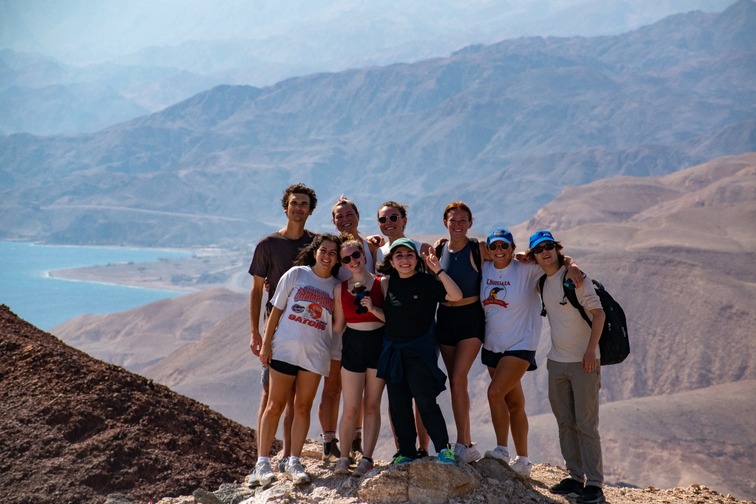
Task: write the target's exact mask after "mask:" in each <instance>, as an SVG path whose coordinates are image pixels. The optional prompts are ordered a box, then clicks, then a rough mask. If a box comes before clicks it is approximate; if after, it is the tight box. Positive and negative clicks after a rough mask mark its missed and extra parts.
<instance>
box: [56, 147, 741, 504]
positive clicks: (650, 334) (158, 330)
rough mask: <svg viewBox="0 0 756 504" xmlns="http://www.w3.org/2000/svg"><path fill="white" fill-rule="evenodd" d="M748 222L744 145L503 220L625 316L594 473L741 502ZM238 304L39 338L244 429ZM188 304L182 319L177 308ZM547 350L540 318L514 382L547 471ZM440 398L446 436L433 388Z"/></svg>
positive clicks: (252, 369) (146, 312)
mask: <svg viewBox="0 0 756 504" xmlns="http://www.w3.org/2000/svg"><path fill="white" fill-rule="evenodd" d="M754 222H756V153H750V154H745V155H741V156H736V157H725V158H720V159H716V160H713V161H711V162H709V163H705V164H703V165H700V166H695V167H691V168H688V169H685V170H681V171H678V172H675V173H672V174H668V175H663V176H655V177H633V176H618V177H612V178H609V179H605V180H600V181H597V182H593V183H590V184H587V185H581V186H576V187H571V188H568V189H565V190H564V191H563V192H562V193H561V194H560V195H559V196H558V197H557V198H555V199H554V200H553V201H552V202H551V203H549V204H547V205H545V206H544V207H543V208H541V209H540V210H539V211H538V212H537V213H536V215H535V216H534V217H533V218H531V219H530V220H528V221H526V222H523V223H522V224H520V225H518V226H515V227H513V228H512V231H513V233H514V237H515V241H516V243H520V244H522V243H524V242H525V241H526V239H527V237H528V236H529V234H530V233H532V232H533V231H534V230H536V229H542V228H548V229H551V230H552V231H553V232H554V234H555V236H556V238H557V239H558V240H560V241H561V242H562V243H563V245H564V246H565V252H566V253H568V254H569V255H571V256H572V257H574V258H575V259H576V260H577V261H578V264H579V265H580V266H581V268H582V269H583V270H584V271H586V272H587V273H588V275H589V276H591V277H592V278H596V279H599V280H601V281H602V282H603V283H604V285H605V286H606V288H607V289H608V290H609V292H610V293H612V294H613V295H614V296H615V298H616V299H617V300H618V301H619V302H620V303H621V304H622V306H623V307H624V309H625V311H626V313H627V315H628V326H629V333H630V342H631V355H630V357H629V358H628V360H626V361H625V362H623V363H622V364H619V365H614V366H607V367H605V368H603V369H602V391H601V401H602V404H603V406H602V410H603V411H604V413H603V414H602V424H601V433H602V438H603V439H604V457H605V467H606V472H607V481H609V482H612V483H623V484H631V485H636V486H648V485H653V486H657V487H660V486H661V487H663V486H670V485H686V484H690V483H691V482H701V483H704V484H708V485H715V486H716V487H717V488H720V489H727V491H729V492H732V493H735V494H737V495H740V496H745V497H746V498H754V496H756V486H754V481H753V478H752V476H751V473H752V468H753V467H754V463H756V460H755V459H754V456H753V453H754V451H755V450H756V437H754V435H753V433H754V430H753V427H754V423H753V410H754V407H756V403H754V400H753V397H754V396H753V387H754V380H756V368H755V367H754V366H755V365H756V359H754V352H755V351H756V340H754V338H753V337H752V330H751V328H752V327H753V326H754V324H756V310H754V306H753V303H752V302H751V300H753V299H754V298H756V276H754V275H755V273H756V270H754V268H753V266H752V265H753V261H754V259H756V233H754V231H755V230H756V229H755V228H754ZM247 299H248V296H247V295H246V294H244V293H232V292H230V291H228V290H225V289H212V290H207V291H205V292H199V293H193V294H189V295H186V296H183V297H179V298H175V299H171V300H165V301H160V302H158V303H155V304H152V305H148V306H145V307H142V308H138V309H135V310H131V311H129V312H124V313H119V314H112V315H106V316H97V317H85V318H80V319H74V320H72V321H69V322H67V323H65V324H62V325H60V326H57V327H55V328H53V330H52V332H53V333H55V334H57V335H58V336H59V337H61V338H62V339H63V340H65V341H68V342H71V343H72V344H75V345H76V346H77V347H78V348H81V349H83V350H85V351H87V352H89V353H91V354H92V355H94V356H96V357H102V358H106V359H108V360H111V361H114V362H116V363H123V364H124V365H126V366H127V367H129V368H132V369H139V372H140V373H141V374H143V375H145V376H148V377H150V378H152V379H154V380H156V381H158V382H160V383H162V384H165V385H167V386H169V387H170V388H172V389H173V390H177V391H179V392H181V393H183V394H186V395H188V396H190V397H193V398H195V399H197V400H199V401H201V402H204V403H206V404H208V405H210V406H211V407H212V408H214V409H216V410H217V411H220V412H222V413H223V414H224V415H226V416H228V417H230V418H233V419H235V420H237V421H239V422H241V423H244V424H247V425H254V419H255V414H256V407H257V401H258V399H257V398H258V394H259V387H260V386H259V380H258V376H259V375H258V373H259V371H258V370H259V362H258V361H257V359H255V358H254V357H253V356H252V355H251V353H250V352H249V349H248V346H247V345H248V341H249V336H248V335H249V319H248V317H249V315H248V310H247V305H246V303H247ZM221 302H222V303H221ZM226 302H227V304H226ZM237 303H238V304H237ZM235 305H236V308H234V306H235ZM189 307H194V310H193V312H192V316H191V317H188V316H182V315H181V314H182V313H188V311H187V310H188V309H189ZM161 314H164V315H165V316H161ZM197 320H203V321H204V324H203V326H202V328H201V329H200V328H197V329H199V330H195V329H192V328H193V327H195V326H196V322H195V321H197ZM184 334H186V335H187V336H186V337H183V335H184ZM549 346H550V343H549V332H548V324H547V323H546V324H545V328H544V333H543V335H542V338H541V344H540V347H539V351H538V354H537V355H538V364H539V369H538V370H537V371H535V372H533V373H527V374H526V376H525V378H524V379H523V388H524V390H525V395H526V398H527V409H528V413H529V415H531V433H530V449H531V458H533V459H534V460H536V461H548V462H551V463H553V464H560V463H561V460H560V457H559V452H558V446H557V445H556V426H555V423H554V420H553V417H552V415H551V414H550V413H549V411H550V409H549V405H548V400H547V397H546V393H545V391H546V389H547V383H546V378H547V377H546V373H545V371H544V369H545V355H546V354H547V352H548V349H549ZM135 349H136V350H135ZM150 350H152V351H150ZM489 381H490V379H489V378H488V374H487V372H486V370H485V369H484V368H483V366H482V364H480V363H479V362H476V363H475V364H474V366H473V369H472V370H471V373H470V394H471V421H472V432H473V437H474V440H475V441H477V442H478V443H479V446H480V447H481V448H483V449H488V448H489V447H490V446H492V445H493V444H494V441H495V440H494V438H493V430H492V428H491V426H490V413H489V409H488V404H487V399H486V387H487V386H488V383H489ZM441 398H442V408H443V409H444V412H445V416H446V418H447V421H448V423H449V424H450V426H449V428H450V432H452V433H453V432H454V426H453V422H452V421H451V419H452V415H451V410H450V406H449V399H448V395H447V393H446V392H445V393H443V394H442V396H441ZM383 424H384V430H383V432H382V438H381V440H382V441H381V445H380V446H381V448H380V449H379V455H378V456H379V457H382V458H388V457H389V456H390V454H391V450H392V447H393V444H392V443H391V442H390V439H391V438H390V431H389V430H388V427H387V426H388V423H387V420H386V418H385V417H384V422H383ZM318 429H319V426H318V425H317V422H314V423H313V425H312V429H311V433H310V435H311V436H312V437H316V436H317V434H318Z"/></svg>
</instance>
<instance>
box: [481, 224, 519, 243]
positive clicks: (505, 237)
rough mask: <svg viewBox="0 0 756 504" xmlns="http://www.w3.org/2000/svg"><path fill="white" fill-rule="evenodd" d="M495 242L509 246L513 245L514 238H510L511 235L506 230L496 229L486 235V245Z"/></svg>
mask: <svg viewBox="0 0 756 504" xmlns="http://www.w3.org/2000/svg"><path fill="white" fill-rule="evenodd" d="M497 241H503V242H506V243H509V244H510V245H511V244H513V243H514V238H512V233H510V232H509V230H508V229H507V228H503V227H498V228H494V229H493V231H491V232H490V233H488V238H486V245H491V244H492V243H493V242H497Z"/></svg>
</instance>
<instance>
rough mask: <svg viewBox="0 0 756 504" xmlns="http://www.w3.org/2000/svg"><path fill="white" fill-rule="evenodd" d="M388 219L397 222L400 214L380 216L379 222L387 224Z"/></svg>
mask: <svg viewBox="0 0 756 504" xmlns="http://www.w3.org/2000/svg"><path fill="white" fill-rule="evenodd" d="M387 220H391V222H396V221H398V220H399V216H398V215H396V214H391V215H389V216H388V217H378V222H380V223H381V224H386V221H387Z"/></svg>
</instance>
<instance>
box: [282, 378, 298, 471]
mask: <svg viewBox="0 0 756 504" xmlns="http://www.w3.org/2000/svg"><path fill="white" fill-rule="evenodd" d="M296 385H297V381H296V379H295V380H294V383H292V384H291V392H290V393H289V400H288V401H286V409H285V410H284V419H283V456H284V457H288V456H289V455H291V425H292V423H293V422H294V393H295V391H296Z"/></svg>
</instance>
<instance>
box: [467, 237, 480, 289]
mask: <svg viewBox="0 0 756 504" xmlns="http://www.w3.org/2000/svg"><path fill="white" fill-rule="evenodd" d="M469 240H470V251H471V252H472V256H473V262H475V267H476V268H478V278H479V279H480V278H481V277H482V276H483V259H482V258H481V257H480V245H478V239H477V238H469Z"/></svg>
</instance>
